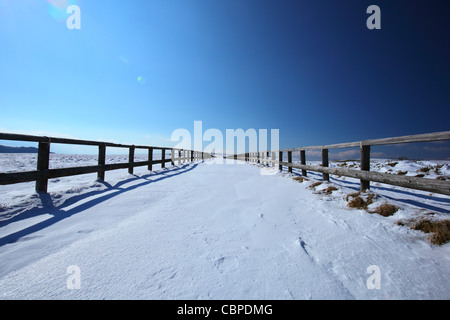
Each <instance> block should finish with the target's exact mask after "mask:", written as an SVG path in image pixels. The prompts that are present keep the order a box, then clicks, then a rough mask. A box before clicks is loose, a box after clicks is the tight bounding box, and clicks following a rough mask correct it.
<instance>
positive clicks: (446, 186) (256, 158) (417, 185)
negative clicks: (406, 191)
mask: <svg viewBox="0 0 450 320" xmlns="http://www.w3.org/2000/svg"><path fill="white" fill-rule="evenodd" d="M445 140H450V131H443V132H436V133H426V134H418V135H410V136H402V137H393V138H384V139H372V140H364V141H358V142H349V143H338V144H331V145H324V146H309V147H300V148H293V149H283V150H276V151H271V153H272V157H270V156H269V153H270V152H269V151H262V152H249V153H245V154H238V155H233V156H230V157H229V158H231V157H232V158H234V159H241V160H244V161H248V162H253V163H258V164H259V163H262V164H268V165H269V164H272V166H275V165H276V164H278V168H279V170H282V167H283V166H285V167H287V168H288V172H292V168H297V169H301V170H302V175H303V176H307V171H314V172H320V173H322V179H323V180H324V181H329V179H330V176H329V175H330V174H333V175H340V176H345V177H351V178H357V179H360V189H361V190H366V189H370V181H374V182H381V183H386V184H391V185H396V186H400V187H406V188H411V189H417V190H423V191H429V192H435V193H440V194H445V195H450V182H449V181H441V180H436V179H427V178H418V177H409V176H399V175H392V174H388V173H379V172H370V147H371V146H380V145H391V144H403V143H414V142H432V141H445ZM354 147H359V148H360V170H355V169H344V168H330V167H329V161H328V150H329V149H337V148H354ZM306 150H321V151H322V164H321V165H320V166H311V165H306ZM293 151H299V152H300V163H292V152H293ZM284 152H287V159H288V161H287V162H284V161H283V153H284ZM276 154H278V159H275V155H276Z"/></svg>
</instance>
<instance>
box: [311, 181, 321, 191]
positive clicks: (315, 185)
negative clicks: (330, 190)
mask: <svg viewBox="0 0 450 320" xmlns="http://www.w3.org/2000/svg"><path fill="white" fill-rule="evenodd" d="M321 184H322V182H320V181H318V182H314V183H313V184H312V185H310V186H309V187H310V188H311V189H314V188H315V187H317V186H320V185H321Z"/></svg>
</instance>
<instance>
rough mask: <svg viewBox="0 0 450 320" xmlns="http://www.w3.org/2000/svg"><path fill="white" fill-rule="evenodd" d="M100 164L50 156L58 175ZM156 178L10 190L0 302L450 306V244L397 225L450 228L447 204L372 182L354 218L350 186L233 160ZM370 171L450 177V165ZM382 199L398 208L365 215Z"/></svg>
mask: <svg viewBox="0 0 450 320" xmlns="http://www.w3.org/2000/svg"><path fill="white" fill-rule="evenodd" d="M140 157H142V159H141V158H140ZM127 159H128V157H127V156H109V159H108V160H107V162H113V161H117V162H127ZM136 160H137V161H139V160H142V161H144V160H147V158H146V156H145V155H143V156H140V155H136ZM220 162H222V161H220ZM395 162H396V163H395ZM93 164H96V157H95V156H80V155H58V154H52V155H51V162H50V167H51V168H58V167H70V166H82V165H93ZM330 165H331V166H345V167H352V166H353V167H354V166H355V165H358V163H357V162H352V161H348V162H333V163H331V164H330ZM35 166H36V156H35V155H32V154H21V155H17V154H16V155H7V154H3V155H0V172H12V171H26V170H35ZM154 169H155V171H153V172H148V171H147V170H146V167H142V168H135V174H134V175H129V174H128V173H127V171H126V170H116V171H108V172H106V182H99V181H96V174H88V175H81V176H74V177H67V178H60V179H52V180H50V182H49V194H48V195H44V194H41V195H38V194H36V193H34V183H22V184H17V185H10V186H0V299H449V298H450V289H449V288H450V244H449V243H447V244H443V245H441V246H438V245H435V244H432V243H430V241H429V234H425V233H424V232H422V231H418V230H413V229H411V228H409V227H408V226H406V225H404V224H403V223H399V222H401V221H403V222H405V221H409V220H411V219H420V218H422V217H427V218H432V219H435V220H444V219H448V215H449V213H450V197H448V196H444V195H439V194H431V193H429V192H422V191H415V190H411V189H405V188H401V187H394V186H389V185H384V184H378V183H372V185H371V186H372V188H371V193H372V194H374V195H375V196H374V197H373V203H372V204H370V205H369V206H368V208H366V209H354V208H349V206H348V203H349V202H348V200H349V199H348V195H349V194H351V193H355V192H356V191H358V190H359V181H358V180H355V179H351V178H344V177H336V176H331V181H330V184H328V183H322V184H320V185H318V183H317V181H321V175H320V174H316V173H313V172H309V173H308V180H305V181H303V182H302V183H300V182H299V181H297V180H294V179H293V178H295V177H297V176H298V175H299V171H297V170H295V169H294V173H293V174H288V173H287V172H285V171H284V172H281V173H280V172H278V171H277V170H275V169H272V168H268V167H264V168H263V167H260V166H256V165H248V164H243V163H242V162H240V161H232V160H227V163H226V164H220V163H215V161H214V160H208V161H205V162H203V163H194V164H185V165H176V166H175V167H172V166H168V168H166V169H161V168H160V167H159V165H158V166H156V165H155V166H154ZM371 170H373V171H378V172H388V173H392V174H403V175H414V176H416V175H422V174H423V176H424V177H425V178H433V179H435V178H439V179H441V180H449V179H450V170H449V165H448V162H445V161H422V162H420V161H419V162H417V161H393V160H373V161H372V167H371ZM330 185H332V186H335V187H336V189H337V190H331V191H330V189H328V187H329V186H330ZM313 186H314V187H313ZM365 196H366V197H367V195H365ZM384 203H389V204H392V205H394V206H396V208H397V209H398V210H397V211H396V212H395V213H394V214H393V215H390V216H387V217H385V216H381V215H379V214H371V213H369V211H370V210H371V209H375V208H376V207H377V206H378V205H380V204H384ZM74 268H75V269H74ZM374 268H375V269H374ZM73 270H77V271H79V272H78V273H77V272H75V273H73V272H72V271H73ZM373 270H378V271H379V272H378V273H377V272H374V271H373ZM75 275H76V276H77V278H76V279H75V280H76V281H75V282H71V281H72V280H73V279H74V278H73V277H74V276H75ZM377 275H379V277H378V278H374V276H377ZM374 279H375V280H374ZM74 283H76V284H78V286H75V288H74V287H73V286H72V285H71V284H74ZM371 284H372V286H371ZM373 284H376V286H375V288H373ZM371 288H372V289H371Z"/></svg>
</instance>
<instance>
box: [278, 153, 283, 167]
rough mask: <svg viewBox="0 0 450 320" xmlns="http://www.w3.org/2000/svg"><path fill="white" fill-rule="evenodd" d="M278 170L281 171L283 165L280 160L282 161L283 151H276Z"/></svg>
mask: <svg viewBox="0 0 450 320" xmlns="http://www.w3.org/2000/svg"><path fill="white" fill-rule="evenodd" d="M278 161H279V163H278V170H280V171H283V166H282V165H281V162H282V161H283V151H279V152H278Z"/></svg>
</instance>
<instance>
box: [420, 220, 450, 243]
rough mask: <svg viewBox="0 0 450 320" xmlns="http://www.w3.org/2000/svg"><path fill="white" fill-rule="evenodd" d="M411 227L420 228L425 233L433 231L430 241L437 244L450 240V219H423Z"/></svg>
mask: <svg viewBox="0 0 450 320" xmlns="http://www.w3.org/2000/svg"><path fill="white" fill-rule="evenodd" d="M411 229H414V230H420V231H423V232H425V233H431V235H430V236H429V239H430V242H431V243H433V244H437V245H439V246H440V245H443V244H445V243H447V242H449V241H450V220H448V219H447V220H430V219H422V220H419V221H417V222H415V223H414V224H413V225H412V226H411Z"/></svg>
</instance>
